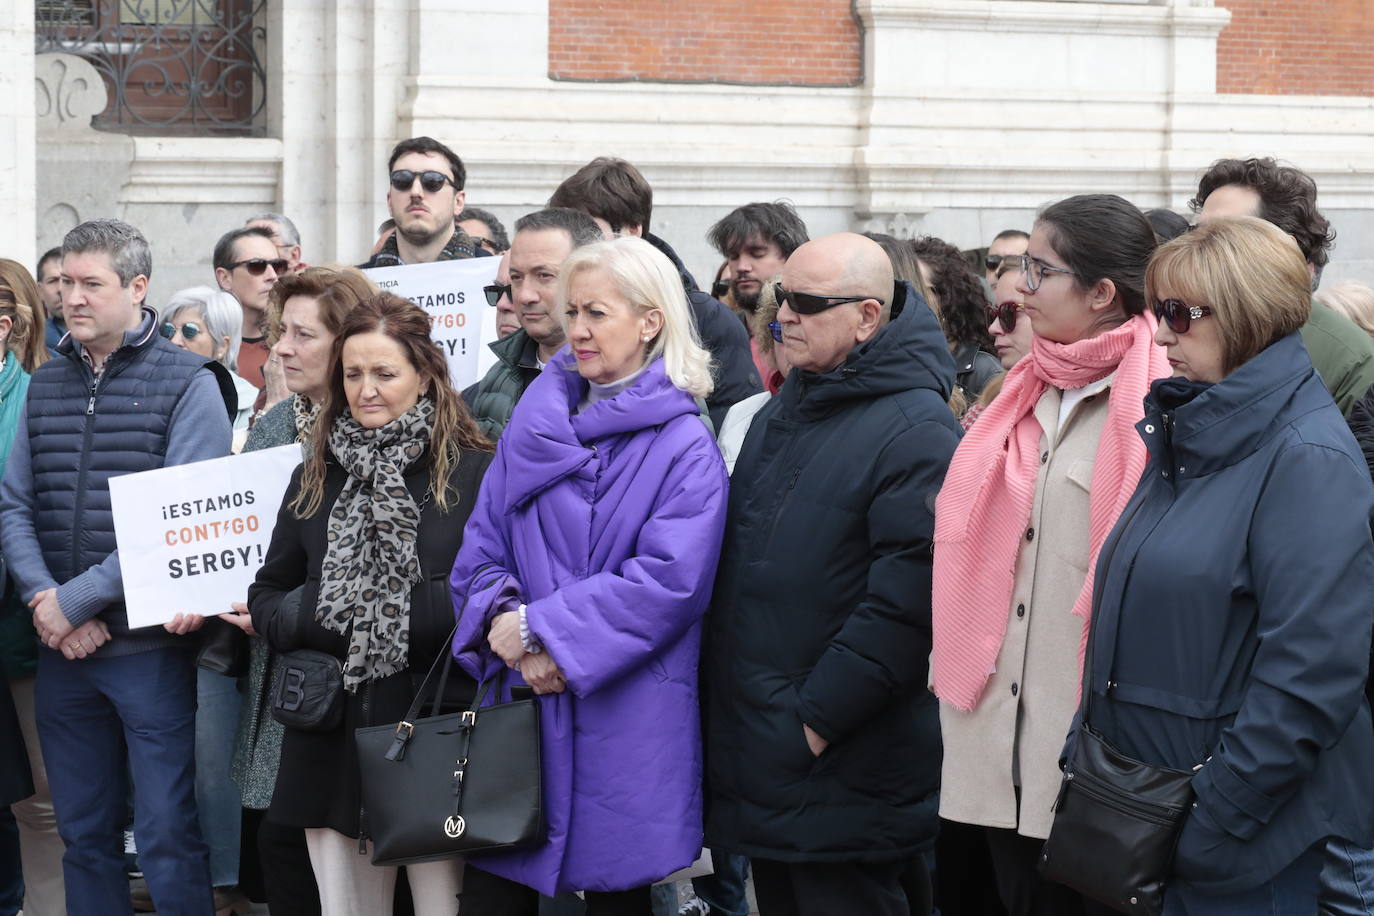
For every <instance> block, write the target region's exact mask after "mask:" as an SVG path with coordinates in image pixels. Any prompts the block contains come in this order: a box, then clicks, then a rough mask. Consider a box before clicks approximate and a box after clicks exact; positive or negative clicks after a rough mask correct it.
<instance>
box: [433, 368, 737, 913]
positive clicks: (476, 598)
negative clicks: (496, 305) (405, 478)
mask: <svg viewBox="0 0 1374 916" xmlns="http://www.w3.org/2000/svg"><path fill="white" fill-rule="evenodd" d="M586 390H587V383H586V382H584V381H583V380H582V378H581V377H580V376H579V375H578V374H577V372H576V370H575V369H574V367H573V359H572V357H571V355H570V354H568V353H567V351H564V352H563V353H561V354H559V355H558V356H556V357H554V359H553V361H552V362H550V363H549V365H548V366H546V367H545V369H544V371H543V373H542V374H541V375H540V376H539V378H537V379H535V381H534V382H532V383H531V384H530V387H529V388H528V389H527V390H526V391H525V394H524V396H523V397H522V398H521V399H520V403H519V405H518V406H517V407H516V410H515V413H514V414H513V415H512V417H511V422H510V425H509V426H507V427H506V430H505V432H504V434H503V435H502V436H501V441H500V445H499V447H498V448H497V451H496V458H495V460H494V461H493V463H492V465H491V469H490V470H489V471H488V472H487V475H486V478H485V479H484V480H483V482H482V490H481V494H480V495H479V496H478V500H477V506H476V508H475V509H474V510H473V513H472V516H471V518H470V519H469V522H468V525H467V529H466V530H465V532H464V534H463V546H462V548H461V549H460V550H459V551H458V557H457V560H456V562H455V564H454V567H453V578H452V580H451V581H452V587H453V600H454V607H455V608H457V609H458V631H457V635H456V636H455V637H454V654H455V655H456V657H457V658H458V660H459V662H460V663H461V664H462V666H463V668H464V669H465V670H467V671H468V672H469V673H470V674H472V675H473V676H474V677H478V678H479V679H480V678H481V677H482V675H484V674H490V673H492V672H494V671H495V670H497V666H499V665H500V664H501V662H500V660H499V659H497V658H496V657H495V656H494V655H493V654H492V653H491V651H490V649H489V647H488V646H487V642H486V634H487V627H488V625H489V623H490V620H491V618H492V617H493V616H495V615H496V614H498V613H501V612H502V611H505V610H513V609H514V608H515V607H516V606H518V603H519V602H524V603H525V604H527V605H528V610H527V611H526V618H527V620H528V623H529V628H530V632H531V635H532V637H533V638H534V639H535V640H536V641H538V642H539V643H540V644H541V645H543V646H544V648H545V650H546V651H548V652H549V653H550V654H551V656H552V657H553V660H554V661H555V662H557V663H558V665H559V667H560V668H561V669H562V671H563V674H564V676H565V678H566V679H567V683H568V688H567V690H566V691H565V692H563V693H560V694H553V695H548V696H544V697H542V698H541V699H540V702H541V703H542V704H543V705H542V707H541V710H540V714H541V723H542V724H541V728H542V733H543V734H542V739H543V744H542V755H543V770H544V772H543V776H544V810H545V819H546V820H547V822H548V828H549V831H548V840H547V842H545V843H544V844H543V845H542V846H539V847H537V848H535V849H532V850H525V851H520V852H514V853H497V854H488V855H481V856H473V857H471V858H470V859H469V860H468V862H469V864H470V865H475V866H477V867H478V868H482V869H485V870H486V871H489V872H492V873H493V874H497V875H501V876H503V877H506V878H510V879H512V880H514V881H518V882H520V883H521V884H524V885H526V886H528V887H533V888H535V889H537V890H539V891H540V892H542V893H545V894H554V893H561V892H563V891H569V890H596V891H607V890H627V889H629V888H633V887H639V886H642V885H645V884H649V883H652V882H654V881H657V880H658V879H660V878H662V877H664V876H665V875H667V874H670V873H671V872H673V871H676V870H677V869H679V868H682V867H685V866H686V865H689V864H691V862H692V860H693V859H695V858H696V856H697V854H698V852H699V850H700V848H701V836H702V825H701V817H702V814H701V779H702V756H701V729H700V712H699V709H698V705H697V659H698V655H699V652H700V648H701V620H702V615H703V614H704V613H705V611H706V607H707V605H708V604H709V602H710V599H711V585H712V582H713V580H714V578H715V572H716V561H717V559H718V557H719V555H720V543H721V536H722V532H723V529H724V525H725V503H726V486H727V481H726V474H725V465H724V462H723V461H722V460H721V457H720V452H719V451H718V450H717V448H716V445H715V442H714V441H713V440H712V438H711V435H710V433H709V432H708V431H707V429H706V427H705V425H704V424H703V423H702V421H701V419H700V418H699V417H698V415H697V407H696V403H695V401H694V400H693V399H692V397H691V396H690V395H688V394H686V393H685V392H683V391H681V390H679V389H678V388H676V387H674V386H673V384H672V382H671V381H670V380H669V379H668V377H667V376H666V375H665V374H664V370H663V362H662V360H661V359H660V360H657V361H655V362H654V363H652V364H650V366H649V367H648V368H647V369H646V370H645V371H644V373H643V374H642V375H641V376H640V377H639V378H638V379H636V380H635V382H634V383H633V384H632V385H631V386H630V387H629V388H627V389H626V390H625V391H622V392H621V393H620V394H618V395H616V396H615V397H613V398H610V399H608V400H605V401H600V402H598V403H596V404H593V405H591V406H589V407H588V408H587V409H586V410H585V411H583V412H582V413H580V414H576V415H574V414H573V411H574V410H575V409H576V406H577V404H578V402H579V401H580V400H581V398H582V396H583V394H584V392H585V391H586ZM512 681H514V682H515V683H520V682H521V679H520V677H519V674H518V673H514V674H512V675H511V676H510V677H508V678H507V684H508V685H509V683H510V682H512ZM507 693H508V691H507Z"/></svg>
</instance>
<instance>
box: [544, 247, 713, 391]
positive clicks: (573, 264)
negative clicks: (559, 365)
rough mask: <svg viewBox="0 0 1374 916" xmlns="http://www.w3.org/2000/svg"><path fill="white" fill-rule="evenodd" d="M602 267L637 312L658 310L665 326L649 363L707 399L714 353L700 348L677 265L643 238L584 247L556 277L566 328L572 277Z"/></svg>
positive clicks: (653, 343)
mask: <svg viewBox="0 0 1374 916" xmlns="http://www.w3.org/2000/svg"><path fill="white" fill-rule="evenodd" d="M597 268H600V269H601V270H604V271H606V273H608V274H610V276H611V281H612V282H613V283H614V284H615V287H616V290H617V292H619V293H620V295H621V296H623V297H625V299H626V301H628V302H629V303H630V305H631V306H632V307H633V308H634V309H635V310H636V311H637V312H639V313H641V314H642V313H644V312H648V311H652V310H654V309H657V310H658V311H659V312H660V313H661V314H662V315H663V327H662V329H661V330H660V331H659V332H658V335H657V336H655V337H654V339H653V340H652V341H651V342H650V343H649V347H648V353H646V354H645V363H646V364H647V363H650V362H652V361H653V360H655V359H657V358H658V357H660V356H662V357H663V368H664V371H665V372H666V373H667V375H668V378H669V380H671V381H672V383H673V384H674V385H676V386H677V387H678V388H680V389H682V390H683V391H685V392H687V393H688V394H690V395H692V396H693V397H698V398H704V397H706V396H707V395H709V394H710V393H711V390H712V388H714V387H715V382H714V381H713V380H712V378H711V354H710V353H708V352H707V351H706V349H705V348H704V347H702V345H701V339H700V337H698V336H697V330H696V322H694V321H693V320H692V312H691V309H690V307H689V306H688V304H687V294H686V292H684V291H683V289H682V278H681V277H680V276H679V275H678V272H677V268H676V267H675V266H674V265H673V262H672V261H670V260H668V258H667V257H665V256H664V255H663V253H662V252H660V251H659V250H658V249H656V248H655V247H654V246H653V245H650V244H649V243H648V242H646V241H644V240H643V239H641V238H636V237H634V236H622V237H620V238H615V239H610V240H608V241H604V242H594V243H592V244H590V245H583V246H582V247H581V248H578V249H577V250H576V251H574V252H573V253H572V254H570V255H569V256H568V258H567V260H565V261H564V262H563V266H562V267H561V268H560V269H559V277H558V311H559V315H560V318H559V320H560V321H561V322H562V323H563V330H564V332H566V331H567V329H568V322H567V308H568V290H569V288H570V287H571V286H572V281H573V278H575V277H576V276H578V275H579V274H582V273H585V272H587V271H589V270H595V269H597Z"/></svg>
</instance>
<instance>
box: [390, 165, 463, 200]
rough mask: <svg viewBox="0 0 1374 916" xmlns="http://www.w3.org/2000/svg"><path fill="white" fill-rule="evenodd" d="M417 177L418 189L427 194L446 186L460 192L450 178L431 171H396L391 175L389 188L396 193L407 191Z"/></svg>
mask: <svg viewBox="0 0 1374 916" xmlns="http://www.w3.org/2000/svg"><path fill="white" fill-rule="evenodd" d="M417 176H418V177H419V179H420V187H422V188H424V189H425V193H427V194H433V193H435V192H436V191H438V190H439V189H440V188H442V187H443V186H444V185H446V184H451V185H453V187H454V188H456V189H457V190H460V191H461V190H462V188H459V187H458V184H457V182H455V181H454V180H453V179H452V178H450V177H448V176H447V175H445V174H444V173H443V172H435V171H432V170H427V171H424V172H415V171H411V170H410V169H397V170H396V171H394V172H392V173H391V186H392V187H393V188H395V189H396V190H398V191H409V190H410V189H411V187H412V186H414V184H415V179H416V177H417Z"/></svg>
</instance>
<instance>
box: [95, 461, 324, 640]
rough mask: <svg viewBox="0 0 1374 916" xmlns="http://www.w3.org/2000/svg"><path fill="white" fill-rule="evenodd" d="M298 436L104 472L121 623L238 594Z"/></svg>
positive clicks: (214, 604) (225, 606) (202, 608)
mask: <svg viewBox="0 0 1374 916" xmlns="http://www.w3.org/2000/svg"><path fill="white" fill-rule="evenodd" d="M300 463H301V447H300V446H299V445H283V446H279V447H278V448H268V449H262V450H260V451H256V452H246V453H244V454H242V455H230V456H229V457H227V458H213V459H211V460H209V461H197V462H195V463H194V464H181V465H177V466H176V467H170V468H159V469H157V470H156V471H143V472H142V473H139V474H125V475H123V476H120V477H112V478H110V505H111V508H112V509H113V511H114V525H115V539H116V541H117V542H118V544H119V568H120V574H121V576H122V578H123V580H124V603H125V605H126V606H127V607H128V612H129V626H130V627H131V628H132V627H148V626H153V625H154V624H160V623H167V622H168V621H170V620H171V619H172V618H173V617H174V616H176V615H177V614H178V613H181V614H201V615H202V616H208V615H211V614H227V613H229V611H230V610H231V609H230V607H229V603H230V602H231V601H245V600H247V597H248V586H250V585H252V584H253V577H254V576H256V575H257V573H258V567H259V566H261V565H262V561H263V559H264V558H265V557H266V555H267V545H268V544H269V543H270V542H271V540H272V528H273V526H274V525H275V524H276V521H277V509H278V508H280V506H281V501H282V496H283V495H284V494H285V493H286V487H287V484H289V483H290V482H291V472H292V471H294V470H295V468H296V465H298V464H300Z"/></svg>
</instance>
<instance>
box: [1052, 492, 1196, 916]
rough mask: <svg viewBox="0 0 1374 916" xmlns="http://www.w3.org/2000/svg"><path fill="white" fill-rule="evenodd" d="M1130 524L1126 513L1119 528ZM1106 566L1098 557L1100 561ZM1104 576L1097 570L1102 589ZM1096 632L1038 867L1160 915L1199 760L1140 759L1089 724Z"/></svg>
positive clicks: (1094, 893)
mask: <svg viewBox="0 0 1374 916" xmlns="http://www.w3.org/2000/svg"><path fill="white" fill-rule="evenodd" d="M1132 515H1134V513H1132ZM1129 525H1130V519H1127V522H1126V525H1123V526H1122V528H1121V529H1120V530H1121V531H1123V532H1124V531H1125V530H1126V528H1127V527H1128V526H1129ZM1118 541H1119V539H1118ZM1112 549H1113V552H1114V551H1115V543H1114V544H1113V547H1112ZM1106 567H1107V563H1106V562H1101V561H1100V562H1099V564H1098V569H1106ZM1101 582H1102V577H1101V576H1099V577H1098V588H1099V589H1100V588H1101ZM1099 597H1100V592H1099V594H1098V595H1094V600H1093V607H1094V609H1096V608H1097V607H1098V606H1099V605H1098V600H1097V599H1098V598H1099ZM1096 635H1097V627H1095V626H1094V627H1092V628H1091V629H1090V630H1089V632H1088V647H1087V653H1086V656H1085V661H1084V664H1083V685H1082V692H1083V698H1082V700H1081V701H1080V704H1079V715H1078V719H1079V722H1080V725H1079V727H1078V732H1077V741H1076V742H1075V744H1074V749H1073V753H1072V755H1071V757H1070V758H1069V759H1068V760H1067V761H1065V763H1064V779H1063V781H1062V782H1061V783H1060V787H1059V796H1058V798H1057V800H1056V801H1055V805H1054V820H1053V822H1051V824H1050V836H1049V839H1047V840H1046V841H1045V846H1044V848H1043V849H1042V850H1041V852H1040V863H1039V867H1040V873H1041V874H1042V875H1044V876H1045V877H1046V878H1049V879H1050V880H1051V881H1056V882H1058V883H1059V884H1063V885H1065V886H1067V887H1070V888H1072V889H1074V890H1076V891H1078V892H1079V893H1080V894H1083V895H1084V896H1086V897H1090V898H1092V899H1093V900H1096V901H1098V902H1099V903H1103V904H1105V905H1107V906H1109V907H1111V908H1112V909H1114V910H1117V911H1118V912H1121V913H1131V914H1134V916H1160V914H1162V913H1163V912H1164V887H1165V883H1166V881H1167V879H1168V877H1169V874H1170V872H1171V871H1172V870H1173V862H1174V851H1175V850H1176V849H1177V848H1178V839H1179V836H1180V834H1181V833H1182V832H1183V822H1184V820H1185V819H1186V818H1187V816H1188V812H1189V809H1190V806H1191V805H1192V801H1193V772H1195V771H1196V770H1197V769H1200V766H1199V767H1195V768H1194V770H1193V771H1188V772H1185V771H1183V770H1174V769H1170V768H1168V767H1161V766H1154V765H1151V764H1148V763H1142V762H1141V761H1139V760H1134V759H1132V758H1130V757H1127V756H1126V755H1125V754H1123V753H1121V752H1120V751H1118V750H1117V749H1116V748H1114V747H1112V745H1111V744H1110V743H1109V742H1108V741H1107V740H1106V738H1104V737H1103V736H1102V735H1100V734H1099V733H1098V732H1096V731H1095V730H1093V728H1092V725H1091V722H1092V719H1091V715H1090V714H1091V711H1092V703H1091V697H1092V685H1091V684H1090V683H1089V681H1090V673H1091V671H1092V658H1093V652H1094V649H1095V645H1094V644H1095V643H1096V638H1095V637H1096ZM1112 648H1113V656H1114V655H1115V651H1114V650H1115V647H1112ZM1109 670H1110V669H1109Z"/></svg>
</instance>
